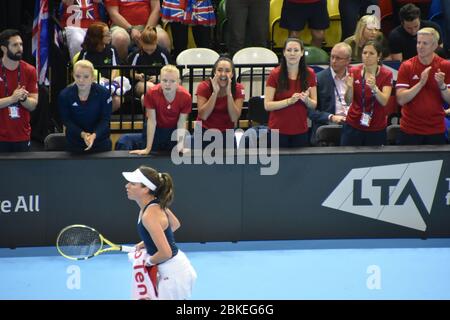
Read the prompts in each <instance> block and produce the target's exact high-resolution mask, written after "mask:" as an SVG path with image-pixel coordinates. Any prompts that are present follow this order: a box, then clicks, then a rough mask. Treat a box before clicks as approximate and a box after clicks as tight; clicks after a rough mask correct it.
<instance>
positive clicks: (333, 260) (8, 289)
mask: <svg viewBox="0 0 450 320" xmlns="http://www.w3.org/2000/svg"><path fill="white" fill-rule="evenodd" d="M179 246H180V248H181V249H182V250H183V251H185V252H186V254H187V256H188V257H189V258H190V260H191V262H192V264H193V266H194V268H195V269H196V271H197V273H198V279H197V283H196V285H195V287H194V291H193V296H192V299H193V300H241V299H243V300H254V299H258V300H259V299H261V300H272V299H273V300H278V299H286V300H300V299H344V300H346V299H357V300H359V299H364V300H366V299H368V300H373V299H375V300H377V299H450V239H428V240H420V239H382V240H380V239H378V240H373V239H372V240H370V239H367V240H299V241H252V242H245V241H243V242H238V243H206V244H201V243H182V244H179ZM130 283H131V264H130V263H129V262H128V260H127V256H126V255H125V254H122V253H110V254H103V255H100V256H98V257H95V258H93V259H90V260H87V261H71V260H67V259H65V258H63V257H61V256H59V255H58V254H57V252H56V249H55V248H54V247H45V248H42V247H38V248H18V249H14V250H11V249H6V248H2V249H0V299H2V300H9V299H19V300H21V299H39V300H41V299H44V300H47V299H63V300H72V299H82V300H84V299H95V300H104V299H113V300H127V299H130Z"/></svg>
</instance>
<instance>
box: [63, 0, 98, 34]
mask: <svg viewBox="0 0 450 320" xmlns="http://www.w3.org/2000/svg"><path fill="white" fill-rule="evenodd" d="M67 13H69V14H71V13H72V15H71V16H70V17H69V19H68V21H67V25H69V26H76V27H80V22H81V21H82V20H95V18H94V17H95V9H94V4H93V3H92V0H77V1H76V4H73V5H71V6H69V7H68V8H67Z"/></svg>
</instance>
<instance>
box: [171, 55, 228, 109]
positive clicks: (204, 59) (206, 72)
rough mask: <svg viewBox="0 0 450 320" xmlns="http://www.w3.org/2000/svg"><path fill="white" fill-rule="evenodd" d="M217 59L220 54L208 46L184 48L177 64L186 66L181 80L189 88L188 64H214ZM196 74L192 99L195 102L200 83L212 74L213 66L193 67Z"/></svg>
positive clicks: (194, 75)
mask: <svg viewBox="0 0 450 320" xmlns="http://www.w3.org/2000/svg"><path fill="white" fill-rule="evenodd" d="M217 59H219V54H218V53H217V52H216V51H214V50H211V49H208V48H190V49H186V50H183V51H182V52H180V54H179V55H178V56H177V65H181V66H185V68H184V69H183V72H182V75H181V80H182V85H183V86H184V87H185V88H186V89H187V90H189V89H190V88H189V69H188V68H187V66H189V65H212V64H214V63H215V62H216V61H217ZM193 72H194V74H193V75H192V76H193V79H194V82H193V88H192V91H190V90H189V91H190V92H191V93H192V101H193V102H194V103H196V102H197V96H196V95H195V93H196V91H197V86H198V84H199V83H200V82H201V81H203V79H204V78H206V79H207V78H209V77H210V75H211V68H198V69H193Z"/></svg>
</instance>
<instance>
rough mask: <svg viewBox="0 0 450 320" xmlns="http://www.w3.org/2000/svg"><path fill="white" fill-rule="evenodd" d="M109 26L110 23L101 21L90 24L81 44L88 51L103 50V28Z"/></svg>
mask: <svg viewBox="0 0 450 320" xmlns="http://www.w3.org/2000/svg"><path fill="white" fill-rule="evenodd" d="M105 28H108V25H107V24H106V23H104V22H101V21H96V22H94V23H93V24H91V25H90V26H89V28H88V29H87V31H86V36H85V37H84V41H83V43H82V44H81V47H82V48H83V49H84V50H86V51H90V52H92V51H97V52H101V51H102V50H103V47H104V44H103V30H104V29H105Z"/></svg>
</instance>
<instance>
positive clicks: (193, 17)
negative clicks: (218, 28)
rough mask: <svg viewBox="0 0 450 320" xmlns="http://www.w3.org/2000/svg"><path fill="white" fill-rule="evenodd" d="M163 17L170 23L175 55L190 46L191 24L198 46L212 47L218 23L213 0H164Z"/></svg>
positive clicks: (162, 6) (162, 5)
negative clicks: (189, 33)
mask: <svg viewBox="0 0 450 320" xmlns="http://www.w3.org/2000/svg"><path fill="white" fill-rule="evenodd" d="M161 18H162V20H163V21H168V22H169V23H170V29H171V33H172V40H173V56H174V57H176V56H177V55H178V54H179V53H180V52H181V51H183V50H185V49H186V48H187V47H188V30H189V26H191V27H192V35H193V36H194V41H195V44H196V46H197V48H211V46H212V43H211V42H212V38H211V31H212V27H214V26H215V25H216V16H215V14H214V7H213V6H212V3H211V0H196V1H185V0H163V1H162V4H161Z"/></svg>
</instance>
